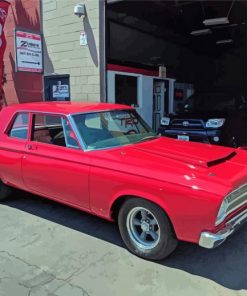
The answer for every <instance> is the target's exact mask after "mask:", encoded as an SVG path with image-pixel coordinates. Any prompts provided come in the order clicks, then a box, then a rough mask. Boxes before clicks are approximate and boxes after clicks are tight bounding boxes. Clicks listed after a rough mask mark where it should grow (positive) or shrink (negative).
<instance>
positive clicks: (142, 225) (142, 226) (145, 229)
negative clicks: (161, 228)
mask: <svg viewBox="0 0 247 296" xmlns="http://www.w3.org/2000/svg"><path fill="white" fill-rule="evenodd" d="M141 229H142V231H145V232H147V231H148V230H149V224H148V223H147V222H142V224H141Z"/></svg>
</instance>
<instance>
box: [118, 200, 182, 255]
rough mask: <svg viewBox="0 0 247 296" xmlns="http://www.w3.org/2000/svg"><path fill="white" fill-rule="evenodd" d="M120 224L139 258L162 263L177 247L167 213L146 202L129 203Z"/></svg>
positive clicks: (133, 251)
mask: <svg viewBox="0 0 247 296" xmlns="http://www.w3.org/2000/svg"><path fill="white" fill-rule="evenodd" d="M118 225H119V230H120V234H121V236H122V239H123V241H124V243H125V244H126V246H127V248H128V249H129V250H130V251H131V252H132V253H134V254H136V255H137V256H139V257H142V258H145V259H150V260H161V259H164V258H165V257H167V256H169V255H170V254H171V253H172V252H173V251H174V250H175V248H176V246H177V239H176V236H175V234H174V231H173V228H172V226H171V223H170V221H169V218H168V217H167V215H166V213H165V212H164V211H163V210H162V209H161V208H160V207H158V206H157V205H156V204H153V203H151V202H149V201H147V200H144V199H141V198H132V199H129V200H127V201H126V202H125V203H124V204H123V206H122V207H121V209H120V211H119V215H118Z"/></svg>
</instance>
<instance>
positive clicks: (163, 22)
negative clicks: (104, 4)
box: [108, 0, 247, 55]
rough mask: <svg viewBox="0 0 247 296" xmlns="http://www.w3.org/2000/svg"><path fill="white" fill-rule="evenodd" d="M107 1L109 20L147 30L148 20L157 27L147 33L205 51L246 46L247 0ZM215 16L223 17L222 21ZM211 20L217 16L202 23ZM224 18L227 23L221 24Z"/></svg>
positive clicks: (218, 50) (212, 51)
mask: <svg viewBox="0 0 247 296" xmlns="http://www.w3.org/2000/svg"><path fill="white" fill-rule="evenodd" d="M108 3H109V5H108V17H109V19H111V20H113V21H116V22H119V23H122V24H125V25H126V26H132V27H135V28H138V29H142V30H144V31H146V32H148V30H149V29H148V27H146V26H144V25H143V22H146V23H149V24H150V25H153V26H156V28H158V29H157V30H155V31H154V30H152V29H150V31H149V33H151V34H156V35H159V36H162V37H163V38H167V39H169V40H170V41H172V42H174V43H179V44H181V45H186V46H190V47H193V49H196V50H198V51H201V52H207V54H210V53H211V54H214V55H215V54H219V53H220V52H221V51H222V50H226V49H230V50H231V49H234V48H236V47H243V46H245V40H246V37H245V35H246V27H247V25H246V23H245V22H247V2H246V1H234V0H233V1H180V0H174V1H157V0H152V1H151V0H150V1H141V0H139V1H126V0H122V1H115V0H113V1H112V0H111V1H108ZM218 18H225V19H223V22H222V19H221V20H218ZM212 19H216V21H213V23H215V24H213V25H207V24H205V23H203V22H204V21H205V20H212ZM138 20H139V21H138ZM226 20H229V23H224V21H226ZM217 21H218V22H219V24H216V23H217ZM209 22H210V21H209ZM150 28H151V27H150Z"/></svg>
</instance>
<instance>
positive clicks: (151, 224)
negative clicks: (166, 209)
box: [126, 207, 160, 250]
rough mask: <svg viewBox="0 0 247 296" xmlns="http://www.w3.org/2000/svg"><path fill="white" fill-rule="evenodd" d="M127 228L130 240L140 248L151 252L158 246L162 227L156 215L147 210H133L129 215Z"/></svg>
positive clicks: (140, 208) (136, 208)
mask: <svg viewBox="0 0 247 296" xmlns="http://www.w3.org/2000/svg"><path fill="white" fill-rule="evenodd" d="M126 226H127V230H128V234H129V236H130V239H131V240H132V242H133V243H134V244H136V245H137V246H138V247H139V248H142V249H145V250H151V249H153V248H155V247H156V246H157V245H158V243H159V241H160V226H159V223H158V221H157V219H156V217H155V215H154V214H153V213H152V212H151V211H149V210H147V209H146V208H143V207H135V208H133V209H132V210H131V211H130V212H129V213H128V215H127V219H126Z"/></svg>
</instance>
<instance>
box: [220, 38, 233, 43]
mask: <svg viewBox="0 0 247 296" xmlns="http://www.w3.org/2000/svg"><path fill="white" fill-rule="evenodd" d="M232 42H233V40H232V39H225V40H218V41H216V44H227V43H232Z"/></svg>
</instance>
